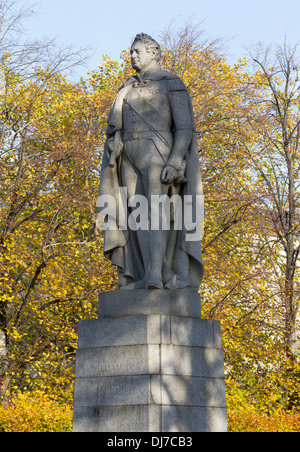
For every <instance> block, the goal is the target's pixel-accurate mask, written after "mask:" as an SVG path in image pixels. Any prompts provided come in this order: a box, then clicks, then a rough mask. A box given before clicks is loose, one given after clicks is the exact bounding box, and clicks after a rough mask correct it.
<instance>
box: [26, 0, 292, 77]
mask: <svg viewBox="0 0 300 452" xmlns="http://www.w3.org/2000/svg"><path fill="white" fill-rule="evenodd" d="M24 3H25V4H27V5H30V4H31V2H30V1H25V2H22V0H20V4H24ZM34 10H35V11H36V12H37V13H38V14H37V15H36V16H34V17H33V18H31V19H28V20H27V22H26V23H25V25H26V28H27V30H28V35H29V36H31V37H32V38H42V37H44V36H48V37H55V36H57V37H58V41H59V42H62V43H65V44H68V45H69V44H74V45H75V46H78V47H86V46H92V47H93V49H94V55H93V57H91V59H90V60H89V62H88V69H89V70H93V69H95V68H96V67H97V66H99V65H100V63H101V61H102V56H103V55H104V54H107V55H110V56H111V57H112V58H114V59H117V58H118V57H119V54H120V51H121V50H122V49H123V48H125V47H127V46H128V45H129V44H130V42H131V41H132V39H133V37H134V36H135V34H136V33H140V32H145V33H148V34H151V35H153V37H154V38H157V39H158V38H159V34H160V32H161V31H162V30H163V29H164V28H165V27H166V26H167V25H168V23H169V22H170V20H171V19H172V18H177V20H176V23H177V25H180V23H184V22H185V21H186V20H187V19H189V18H191V19H192V21H193V22H194V23H198V22H201V21H202V20H204V23H203V28H204V29H205V31H206V37H208V38H212V39H213V38H218V37H220V38H224V40H225V41H226V54H227V57H228V59H229V61H230V62H231V63H233V62H234V61H235V60H236V59H238V58H240V57H242V56H244V55H245V52H246V51H245V48H246V47H249V46H250V45H251V44H253V43H256V42H258V41H262V42H264V43H266V44H269V43H283V41H284V37H285V33H286V32H287V35H288V40H289V42H290V43H291V44H296V43H297V42H299V43H300V27H299V18H300V0H251V1H246V0H205V1H204V0H172V1H171V0H139V1H125V0H105V1H104V0H38V1H37V2H36V3H35V7H34ZM299 52H300V48H299ZM83 72H86V70H84V71H83Z"/></svg>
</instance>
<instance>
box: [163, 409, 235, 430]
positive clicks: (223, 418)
mask: <svg viewBox="0 0 300 452" xmlns="http://www.w3.org/2000/svg"><path fill="white" fill-rule="evenodd" d="M161 431H162V432H168V433H173V432H174V433H176V432H191V433H193V432H203V433H217V432H218V433H222V432H224V433H225V432H227V410H226V408H212V407H205V408H201V407H190V406H174V405H173V406H162V430H161Z"/></svg>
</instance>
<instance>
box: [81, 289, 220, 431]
mask: <svg viewBox="0 0 300 452" xmlns="http://www.w3.org/2000/svg"><path fill="white" fill-rule="evenodd" d="M73 430H74V432H224V431H226V430H227V420H226V400H225V384H224V358H223V351H222V345H221V332H220V324H219V322H216V321H211V320H201V305H200V297H199V294H198V293H197V291H195V290H192V289H182V290H174V291H173V290H155V291H146V290H133V291H117V292H107V293H103V294H101V295H100V298H99V319H98V320H86V321H82V322H80V327H79V344H78V352H77V358H76V378H75V395H74V423H73Z"/></svg>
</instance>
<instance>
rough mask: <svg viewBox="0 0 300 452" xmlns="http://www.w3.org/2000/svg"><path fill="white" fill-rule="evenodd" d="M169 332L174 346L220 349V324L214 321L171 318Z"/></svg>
mask: <svg viewBox="0 0 300 452" xmlns="http://www.w3.org/2000/svg"><path fill="white" fill-rule="evenodd" d="M171 331H172V336H171V343H172V344H174V345H187V346H190V347H195V346H196V347H209V348H211V347H212V348H219V349H222V341H221V327H220V322H218V321H216V320H202V319H200V318H199V319H195V318H182V317H172V319H171Z"/></svg>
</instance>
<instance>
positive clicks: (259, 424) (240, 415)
mask: <svg viewBox="0 0 300 452" xmlns="http://www.w3.org/2000/svg"><path fill="white" fill-rule="evenodd" d="M228 430H229V432H230V433H241V432H244V433H247V432H248V433H259V432H260V433H284V432H285V433H298V432H300V415H299V414H285V415H273V416H267V415H265V414H259V413H255V412H254V411H251V410H250V411H246V412H245V411H237V410H236V411H228Z"/></svg>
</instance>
